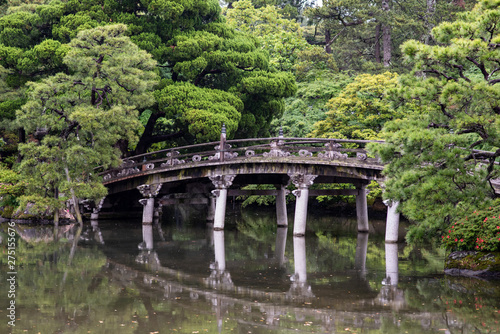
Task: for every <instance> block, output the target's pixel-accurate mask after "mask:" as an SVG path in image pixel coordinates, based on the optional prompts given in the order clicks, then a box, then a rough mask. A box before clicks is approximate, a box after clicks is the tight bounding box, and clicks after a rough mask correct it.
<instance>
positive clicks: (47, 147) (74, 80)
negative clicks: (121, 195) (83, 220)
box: [17, 24, 158, 209]
mask: <svg viewBox="0 0 500 334" xmlns="http://www.w3.org/2000/svg"><path fill="white" fill-rule="evenodd" d="M126 30H127V29H126V26H125V25H123V24H117V25H107V26H100V27H97V28H94V29H89V30H83V31H81V32H79V33H78V35H77V37H76V38H74V39H73V40H72V41H71V42H70V43H69V45H68V52H67V54H66V56H65V57H64V58H63V60H62V61H63V63H64V64H65V65H66V66H68V68H69V70H70V72H71V75H68V74H65V73H57V74H55V75H52V76H49V77H47V78H44V79H42V80H40V81H38V82H30V83H28V92H27V102H26V104H25V105H23V106H22V108H21V109H20V110H19V111H18V112H17V121H18V122H19V123H20V124H22V126H23V127H24V129H25V130H26V132H27V133H30V134H33V136H34V138H33V140H30V141H29V142H28V143H25V144H21V145H20V152H21V154H22V155H23V161H22V163H21V165H20V172H21V176H22V177H23V179H24V180H26V181H27V183H28V185H27V190H26V196H23V197H21V203H24V204H26V203H27V202H30V203H36V204H37V206H38V207H39V208H40V209H43V208H45V209H46V208H47V207H49V208H53V209H58V208H59V206H60V200H59V199H58V193H59V192H60V193H65V194H66V195H67V196H68V195H69V194H70V193H74V194H75V196H76V197H77V198H89V199H96V200H97V199H99V198H102V197H104V196H105V195H106V190H105V188H104V186H103V185H102V184H101V183H100V182H99V181H100V180H99V178H97V177H96V176H97V175H96V173H95V171H94V168H95V167H97V166H102V167H103V168H108V167H111V166H117V165H119V163H120V160H119V157H120V151H119V149H118V147H117V144H119V143H120V142H124V143H125V145H127V144H130V145H134V144H135V142H137V139H138V130H139V125H140V123H139V121H138V109H140V108H145V107H148V106H150V105H152V104H153V103H154V98H153V94H152V91H153V88H154V86H155V85H156V84H157V78H158V75H157V74H156V72H155V66H156V61H154V60H153V59H152V57H151V55H149V54H148V53H147V52H146V51H143V50H140V49H139V48H138V47H137V46H136V45H135V44H134V43H132V41H131V40H130V38H129V37H127V36H125V32H126ZM61 200H64V198H62V199H61Z"/></svg>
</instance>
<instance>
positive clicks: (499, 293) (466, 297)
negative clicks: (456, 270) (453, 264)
mask: <svg viewBox="0 0 500 334" xmlns="http://www.w3.org/2000/svg"><path fill="white" fill-rule="evenodd" d="M499 297H500V289H499V287H498V285H497V284H495V282H491V283H490V282H487V281H482V280H477V279H471V278H446V279H441V280H419V281H418V282H417V283H416V284H415V283H412V284H411V285H409V287H408V288H407V289H406V290H405V298H406V302H407V304H408V306H410V307H412V308H415V309H417V310H425V311H426V312H428V311H430V312H433V313H441V314H443V316H446V318H448V319H449V320H453V319H455V318H458V319H460V321H459V322H457V324H453V323H452V322H451V321H450V325H449V326H450V327H452V326H453V327H454V328H450V329H456V330H457V331H460V330H462V332H467V333H468V332H474V331H476V330H477V329H480V330H481V331H480V332H481V333H499V330H498V329H499V327H498V323H499V321H500V314H499V313H498V308H499V304H498V300H499Z"/></svg>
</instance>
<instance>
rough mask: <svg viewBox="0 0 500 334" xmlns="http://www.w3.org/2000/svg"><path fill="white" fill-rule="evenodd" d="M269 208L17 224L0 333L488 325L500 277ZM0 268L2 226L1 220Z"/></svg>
mask: <svg viewBox="0 0 500 334" xmlns="http://www.w3.org/2000/svg"><path fill="white" fill-rule="evenodd" d="M273 221H274V218H273V213H272V211H270V212H267V211H266V210H259V211H257V212H256V211H250V210H245V211H243V212H242V213H241V214H236V215H232V216H231V217H228V218H227V221H226V230H225V231H213V230H212V229H211V227H210V225H207V224H206V223H205V221H203V219H201V218H199V217H197V216H196V215H190V214H188V213H186V212H185V211H183V210H182V208H177V209H176V210H174V211H166V212H164V214H163V217H162V219H161V220H160V223H158V224H155V225H153V226H145V227H142V226H141V222H140V218H138V219H131V220H120V221H110V220H101V221H99V222H97V221H94V222H92V223H90V222H89V223H88V224H86V225H85V227H84V229H83V232H82V234H81V239H80V242H79V243H78V246H77V247H73V246H74V245H75V243H74V242H73V241H74V240H73V239H74V235H75V231H76V229H77V228H76V226H71V225H70V226H63V227H62V228H61V231H60V235H61V239H60V241H59V242H58V243H53V242H49V240H50V239H51V233H52V228H51V227H31V226H27V225H21V224H17V225H16V227H15V228H16V230H17V232H18V233H19V236H20V238H19V239H18V240H17V244H16V272H17V276H16V291H15V292H16V296H15V303H16V322H15V325H16V326H15V327H8V326H7V321H8V319H7V317H6V316H7V315H8V311H7V306H8V305H9V302H10V299H9V298H4V297H6V296H7V292H8V289H9V288H8V282H6V279H5V275H2V277H3V278H2V281H1V282H0V291H1V295H2V297H1V298H0V301H1V302H0V304H1V309H0V319H2V320H1V322H2V323H1V324H0V325H1V327H0V333H4V332H5V333H9V332H12V333H42V334H45V333H256V334H257V333H499V332H500V329H499V328H500V324H499V321H500V314H499V312H500V311H499V310H500V282H498V281H483V280H477V279H471V278H456V277H450V276H445V275H443V274H442V272H443V259H444V256H445V254H444V252H443V251H442V250H439V249H432V248H430V247H424V248H417V247H410V246H407V245H405V244H399V245H385V243H384V236H383V233H384V222H383V221H377V220H372V221H371V222H370V226H371V232H370V233H369V234H357V233H356V221H355V219H351V218H338V217H332V216H331V214H321V215H317V216H316V217H310V219H309V220H308V223H307V226H308V231H307V235H306V237H302V238H294V237H293V236H292V234H291V232H292V226H290V227H289V228H288V229H286V228H277V227H276V224H275V223H274V222H273ZM2 230H3V232H2V240H3V241H2V245H1V246H2V251H3V257H2V261H1V263H2V273H7V272H9V268H7V260H6V238H7V235H6V234H5V232H7V228H6V225H5V224H3V225H2Z"/></svg>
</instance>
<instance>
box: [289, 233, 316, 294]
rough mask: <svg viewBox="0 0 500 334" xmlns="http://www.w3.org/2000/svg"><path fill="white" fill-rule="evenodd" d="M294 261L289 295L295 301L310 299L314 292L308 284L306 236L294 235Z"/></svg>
mask: <svg viewBox="0 0 500 334" xmlns="http://www.w3.org/2000/svg"><path fill="white" fill-rule="evenodd" d="M293 261H294V264H295V274H294V275H293V276H292V277H291V280H292V282H293V283H292V285H291V287H290V290H289V291H288V293H287V296H288V297H289V298H291V299H292V300H294V301H295V302H297V301H300V300H303V301H306V300H309V299H311V298H313V297H314V294H313V293H312V290H311V286H310V285H308V284H307V262H306V238H304V237H293Z"/></svg>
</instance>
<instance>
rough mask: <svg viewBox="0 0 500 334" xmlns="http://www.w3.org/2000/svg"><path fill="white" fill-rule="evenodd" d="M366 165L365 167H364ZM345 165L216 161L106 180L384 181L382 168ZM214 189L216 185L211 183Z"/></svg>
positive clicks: (165, 189)
mask: <svg viewBox="0 0 500 334" xmlns="http://www.w3.org/2000/svg"><path fill="white" fill-rule="evenodd" d="M363 167H364V168H363ZM363 167H361V166H342V165H326V164H297V163H286V162H281V163H279V162H278V163H277V162H272V163H269V162H267V163H266V162H251V163H238V164H234V163H230V162H228V163H226V164H220V163H218V164H213V165H207V166H203V167H192V168H191V167H189V166H182V167H179V168H177V169H172V168H170V169H165V170H163V171H162V170H154V171H145V172H142V173H138V174H135V175H133V176H129V177H123V178H121V179H119V180H114V181H113V182H107V183H106V182H105V185H106V186H107V187H108V189H109V194H110V195H112V194H116V193H121V192H125V191H131V190H135V189H137V187H138V186H140V185H142V184H162V185H163V186H162V190H161V193H164V194H166V193H169V190H170V189H174V188H178V187H179V186H182V185H186V184H189V183H193V182H195V183H208V184H211V182H210V180H209V178H210V177H215V176H217V175H236V177H235V179H234V181H233V182H232V184H233V187H234V188H237V187H242V186H245V185H248V184H287V183H288V182H289V181H290V175H291V174H303V175H317V177H316V179H315V181H314V183H350V184H354V185H362V184H368V183H370V181H371V180H381V179H383V177H382V176H381V169H380V168H377V169H370V168H366V167H365V166H363ZM212 189H213V185H212Z"/></svg>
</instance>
